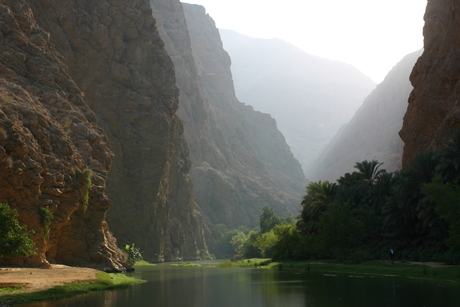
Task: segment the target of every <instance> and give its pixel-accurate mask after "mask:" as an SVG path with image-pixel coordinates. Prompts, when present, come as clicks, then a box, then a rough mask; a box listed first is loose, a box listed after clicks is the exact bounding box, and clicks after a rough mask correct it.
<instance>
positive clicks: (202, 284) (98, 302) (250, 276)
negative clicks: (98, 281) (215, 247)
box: [28, 266, 460, 307]
mask: <svg viewBox="0 0 460 307" xmlns="http://www.w3.org/2000/svg"><path fill="white" fill-rule="evenodd" d="M133 276H135V277H138V278H142V279H145V280H148V282H147V283H144V284H140V285H136V286H133V287H130V288H128V289H123V290H116V291H106V292H97V293H92V294H89V295H83V296H80V297H78V298H73V299H68V300H64V301H58V302H48V303H41V304H33V305H28V306H29V307H32V306H34V307H38V306H40V307H44V306H46V307H56V306H69V307H74V306H103V307H113V306H136V307H137V306H140V307H142V306H156V307H198V306H199V307H245V306H248V307H259V306H260V307H262V306H264V307H278V306H283V307H286V306H289V307H291V306H292V307H297V306H302V307H303V306H314V307H319V306H460V296H459V295H458V293H459V292H458V290H459V287H458V286H457V285H454V284H452V285H449V284H447V285H439V284H438V283H436V282H430V281H425V280H416V279H408V278H396V277H376V276H354V275H349V274H325V273H319V272H305V271H299V272H293V271H278V270H268V269H218V268H210V267H198V268H196V267H191V268H187V267H182V268H177V267H170V266H156V267H143V268H139V269H138V270H137V271H136V272H134V273H133Z"/></svg>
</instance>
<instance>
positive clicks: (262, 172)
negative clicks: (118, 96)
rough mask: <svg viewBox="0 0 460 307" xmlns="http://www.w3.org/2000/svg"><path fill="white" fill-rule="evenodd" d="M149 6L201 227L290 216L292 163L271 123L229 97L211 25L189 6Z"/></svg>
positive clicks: (294, 192)
mask: <svg viewBox="0 0 460 307" xmlns="http://www.w3.org/2000/svg"><path fill="white" fill-rule="evenodd" d="M151 4H152V7H153V14H154V16H155V19H156V20H157V22H158V29H159V32H160V35H161V36H162V38H163V41H164V42H165V48H166V50H167V51H168V53H169V54H170V55H171V58H172V60H173V62H174V66H175V69H176V77H177V85H178V87H179V89H180V96H179V111H178V114H179V115H180V116H181V118H183V120H184V122H185V136H186V140H187V143H188V144H189V146H190V155H191V160H192V171H191V174H192V181H193V184H194V195H195V200H196V202H197V204H198V207H199V208H200V211H201V212H202V213H203V216H204V217H205V220H206V221H207V223H206V224H207V226H208V227H209V228H208V229H212V228H213V225H214V224H219V223H223V224H226V225H227V226H229V227H236V226H239V225H246V226H255V225H256V224H257V223H258V219H259V215H260V214H261V212H262V207H264V206H272V207H274V208H275V210H276V211H277V213H278V214H280V215H283V216H286V215H293V214H297V212H298V210H299V209H298V208H299V204H300V201H301V193H302V192H303V189H304V187H305V178H304V177H303V174H302V171H301V168H300V164H299V163H298V162H297V161H296V160H295V159H294V158H293V156H292V154H291V152H290V151H289V148H288V146H287V145H286V143H285V140H284V137H283V136H282V135H281V133H280V132H279V131H278V130H277V128H276V123H275V121H274V120H273V119H272V118H271V117H270V116H269V115H267V114H262V113H260V112H255V111H254V110H253V109H252V108H251V107H248V106H245V105H244V104H242V103H240V102H239V101H238V100H237V99H236V97H235V93H234V89H233V82H232V76H231V72H230V58H229V57H228V54H227V53H226V52H225V51H224V50H223V48H222V43H221V41H220V36H219V33H218V31H217V29H216V27H215V24H214V22H213V21H212V19H211V18H210V17H209V16H206V13H205V10H204V8H203V7H201V6H196V5H187V4H183V6H184V10H185V15H184V11H183V9H182V4H181V3H180V2H179V1H178V0H177V1H176V0H175V1H170V0H151ZM186 18H187V20H186ZM204 67H206V68H204ZM206 234H210V232H206ZM211 241H212V239H211V238H210V235H208V239H207V242H208V243H209V244H211Z"/></svg>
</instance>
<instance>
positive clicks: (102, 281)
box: [0, 272, 145, 305]
mask: <svg viewBox="0 0 460 307" xmlns="http://www.w3.org/2000/svg"><path fill="white" fill-rule="evenodd" d="M96 276H97V279H95V280H89V281H86V282H81V283H65V284H64V285H63V286H56V287H54V288H51V289H48V290H44V291H37V292H33V293H19V294H14V295H5V296H0V303H1V302H8V304H10V305H16V304H28V303H32V302H39V301H48V300H56V299H63V298H69V297H73V296H76V295H79V294H84V293H88V292H91V291H100V290H113V289H119V288H125V287H128V286H130V285H133V284H139V283H143V282H145V280H141V279H136V278H133V277H129V276H126V275H124V274H108V273H105V272H99V273H97V275H96Z"/></svg>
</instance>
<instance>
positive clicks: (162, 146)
mask: <svg viewBox="0 0 460 307" xmlns="http://www.w3.org/2000/svg"><path fill="white" fill-rule="evenodd" d="M31 2H33V5H32V7H33V9H34V12H35V15H36V16H38V17H37V18H38V19H39V22H40V24H41V25H42V27H44V28H45V29H47V30H48V31H49V32H50V33H51V41H52V42H53V43H54V44H55V46H56V49H57V50H58V51H59V52H60V53H61V54H62V55H63V56H64V58H65V60H64V62H65V63H66V64H67V65H68V67H69V72H70V75H71V76H72V77H73V78H74V80H75V81H76V83H77V84H78V86H79V87H80V89H81V91H82V92H84V93H85V100H86V101H87V103H88V105H89V106H90V107H91V109H92V110H93V111H94V112H95V113H96V114H97V116H98V118H99V121H100V125H101V126H102V127H103V128H104V130H105V131H106V133H107V135H108V138H109V141H110V144H111V145H112V149H113V151H114V153H115V158H114V161H113V165H112V168H111V170H110V174H109V180H108V182H107V194H108V195H109V197H110V198H111V199H112V201H113V208H112V209H111V210H110V211H109V213H108V216H107V219H108V222H109V225H110V226H111V229H112V230H113V232H114V234H115V236H116V237H117V238H118V240H119V241H120V243H121V244H122V245H124V244H130V243H135V244H136V246H137V247H139V248H140V249H141V250H142V251H143V252H144V256H145V257H146V258H147V259H148V260H151V261H168V260H173V259H176V257H179V256H180V257H185V258H187V259H195V258H196V257H197V253H198V252H199V250H200V249H205V248H206V247H205V244H204V239H203V237H202V234H201V233H202V231H201V226H200V225H201V224H202V222H201V217H200V216H199V214H198V213H197V211H196V209H195V207H194V203H193V197H192V191H191V183H190V178H189V176H188V172H189V169H190V161H189V158H188V148H187V146H186V144H185V142H184V137H183V124H182V121H181V120H180V119H179V118H178V117H177V116H176V115H175V112H176V109H177V103H178V89H177V87H176V86H175V75H174V67H173V64H172V62H171V59H170V57H169V55H168V54H167V53H166V51H165V50H164V48H163V45H164V44H163V41H162V40H161V38H160V36H159V35H158V32H157V30H156V27H155V20H154V18H153V17H152V10H151V7H150V3H149V1H147V0H136V1H134V0H124V1H120V0H101V1H93V0H83V1H82V0H78V1H77V0H73V1H72V0H71V1H63V0H45V1H31Z"/></svg>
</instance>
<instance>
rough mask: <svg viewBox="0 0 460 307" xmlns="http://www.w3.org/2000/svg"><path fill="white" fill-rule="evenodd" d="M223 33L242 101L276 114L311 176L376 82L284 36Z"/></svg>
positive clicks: (304, 167) (291, 144) (277, 120)
mask: <svg viewBox="0 0 460 307" xmlns="http://www.w3.org/2000/svg"><path fill="white" fill-rule="evenodd" d="M220 33H221V37H222V41H223V43H224V49H225V50H226V51H227V52H228V53H229V54H230V57H231V60H232V66H231V69H232V74H233V80H234V84H235V91H236V95H237V97H238V99H240V100H241V101H243V102H245V103H248V104H250V105H251V106H253V107H254V108H255V109H256V110H259V111H262V112H266V113H268V114H270V115H272V116H273V117H274V118H275V120H276V122H277V124H278V128H279V130H280V131H281V132H282V133H283V134H284V136H285V137H286V142H287V143H288V145H289V146H290V147H291V150H292V152H293V153H294V156H295V157H296V158H297V159H298V160H299V161H300V162H301V164H302V167H303V169H304V171H305V173H306V174H308V170H309V169H310V167H311V166H312V163H313V161H315V159H316V157H317V155H318V154H319V152H320V150H321V149H322V148H323V147H324V146H325V145H326V144H327V143H328V142H329V141H330V140H331V139H332V137H333V136H334V134H335V133H336V132H337V131H338V129H339V128H340V127H341V126H342V125H343V124H344V123H346V122H348V121H349V120H350V119H351V117H352V116H353V114H354V113H355V111H356V110H357V109H358V108H359V106H360V105H361V103H362V101H363V100H364V98H365V97H366V96H367V95H368V94H369V93H370V92H371V91H372V89H374V87H375V83H374V82H373V81H372V80H371V79H370V78H368V77H367V76H365V75H364V74H363V73H361V72H360V71H359V70H358V69H356V68H355V67H353V66H351V65H348V64H344V63H340V62H337V61H331V60H327V59H323V58H320V57H317V56H313V55H309V54H307V53H305V52H304V51H302V50H300V49H299V48H297V47H295V46H293V45H291V44H289V43H286V42H284V41H282V40H280V39H256V38H251V37H248V36H245V35H242V34H239V33H237V32H234V31H231V30H222V29H221V30H220ZM307 177H308V176H307Z"/></svg>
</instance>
